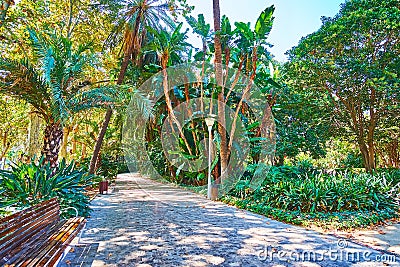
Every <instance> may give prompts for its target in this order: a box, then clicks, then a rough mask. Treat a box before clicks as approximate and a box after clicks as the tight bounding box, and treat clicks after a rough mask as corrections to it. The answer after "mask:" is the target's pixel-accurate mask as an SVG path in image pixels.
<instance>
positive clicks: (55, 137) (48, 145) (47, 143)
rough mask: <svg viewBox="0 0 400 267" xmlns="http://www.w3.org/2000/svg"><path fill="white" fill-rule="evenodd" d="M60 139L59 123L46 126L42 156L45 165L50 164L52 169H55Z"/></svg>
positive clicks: (61, 135) (61, 131)
mask: <svg viewBox="0 0 400 267" xmlns="http://www.w3.org/2000/svg"><path fill="white" fill-rule="evenodd" d="M62 138H63V130H62V127H61V126H60V124H59V123H50V124H48V125H47V126H46V129H45V130H44V144H43V149H42V155H43V156H44V157H45V163H48V162H50V166H51V167H52V168H55V167H57V162H58V153H59V151H60V147H61V140H62Z"/></svg>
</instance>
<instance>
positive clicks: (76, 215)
mask: <svg viewBox="0 0 400 267" xmlns="http://www.w3.org/2000/svg"><path fill="white" fill-rule="evenodd" d="M68 209H73V210H75V217H78V216H79V212H78V209H77V208H75V207H67V208H65V209H62V210H60V211H61V212H63V211H65V210H68Z"/></svg>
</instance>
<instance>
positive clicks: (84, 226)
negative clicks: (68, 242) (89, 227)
mask: <svg viewBox="0 0 400 267" xmlns="http://www.w3.org/2000/svg"><path fill="white" fill-rule="evenodd" d="M85 228H86V223H85V225H83V228H82V229H81V230H80V231H79V237H78V244H80V243H81V237H82V233H83V231H84V230H85Z"/></svg>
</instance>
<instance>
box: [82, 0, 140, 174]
mask: <svg viewBox="0 0 400 267" xmlns="http://www.w3.org/2000/svg"><path fill="white" fill-rule="evenodd" d="M146 3H147V0H144V1H143V4H144V5H145V4H146ZM141 18H142V15H141V13H140V14H138V15H137V17H136V21H135V27H134V30H133V37H132V39H133V41H132V42H131V43H130V44H129V46H128V47H127V48H126V50H125V53H124V58H123V60H122V63H121V69H120V71H119V74H118V80H117V84H118V85H120V84H122V83H123V81H124V77H125V73H126V70H127V68H128V65H129V60H130V58H131V57H132V53H133V51H138V50H139V49H140V48H139V47H135V45H137V44H138V43H139V42H137V36H138V34H139V27H140V23H141ZM136 56H137V55H136V54H135V57H136ZM112 112H113V111H112V109H111V108H108V109H107V112H106V115H105V116H104V121H103V126H102V128H101V131H100V133H99V136H98V138H97V140H96V144H95V147H94V151H93V156H92V158H91V160H90V166H89V173H91V174H93V173H94V172H95V170H96V162H97V160H98V157H99V153H100V149H101V145H102V144H103V140H104V136H105V134H106V131H107V128H108V124H109V123H110V120H111V116H112Z"/></svg>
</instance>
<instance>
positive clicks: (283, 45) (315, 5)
mask: <svg viewBox="0 0 400 267" xmlns="http://www.w3.org/2000/svg"><path fill="white" fill-rule="evenodd" d="M344 1H345V0H268V1H267V0H220V8H221V17H222V15H226V16H228V18H229V20H230V22H231V23H232V25H233V23H234V22H235V21H242V22H251V25H252V26H253V27H254V24H255V22H256V20H257V18H258V16H259V15H260V14H261V12H262V11H263V10H264V9H265V8H266V7H269V6H271V5H274V6H275V13H274V17H275V20H274V26H273V28H272V31H271V33H270V35H269V38H268V42H269V43H271V44H273V45H274V46H273V47H272V48H270V51H271V52H272V54H273V55H275V59H277V60H279V61H285V60H286V56H285V52H286V51H287V50H289V49H290V48H292V47H293V46H296V45H297V44H298V42H299V41H300V39H301V37H303V36H306V35H308V34H310V33H313V32H314V31H316V30H318V29H319V27H320V26H321V19H320V18H321V17H322V16H327V17H333V16H334V15H335V14H336V13H338V11H339V9H340V4H341V3H343V2H344ZM187 2H188V4H190V5H192V6H195V9H194V11H193V13H192V16H194V17H196V18H197V14H204V16H205V18H206V21H207V22H208V23H210V24H211V25H213V23H212V18H213V13H212V0H188V1H187ZM211 27H212V28H213V26H211ZM189 32H191V31H189ZM189 41H190V43H193V44H195V45H196V46H199V45H197V44H200V42H201V41H200V40H199V39H197V37H196V36H195V35H190V37H189Z"/></svg>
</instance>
